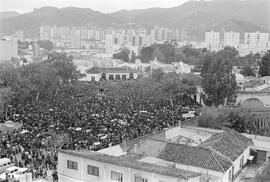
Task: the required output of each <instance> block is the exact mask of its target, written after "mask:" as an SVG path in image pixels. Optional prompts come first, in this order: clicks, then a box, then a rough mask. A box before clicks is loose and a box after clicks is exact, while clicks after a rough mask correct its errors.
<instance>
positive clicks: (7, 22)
mask: <svg viewBox="0 0 270 182" xmlns="http://www.w3.org/2000/svg"><path fill="white" fill-rule="evenodd" d="M113 22H116V23H117V21H116V20H115V19H114V18H113V17H110V16H109V15H106V14H102V13H100V12H97V11H93V10H91V9H83V8H74V7H68V8H62V9H58V8H54V7H43V8H40V9H35V10H34V11H33V12H31V13H27V14H23V15H21V16H18V17H15V18H9V19H4V20H3V21H2V23H3V26H2V27H1V31H2V32H5V33H12V32H14V31H16V30H23V31H24V32H25V35H26V36H28V37H29V36H30V37H33V38H37V37H38V34H39V27H40V25H44V24H48V25H58V26H88V25H95V26H102V27H103V26H107V25H109V24H111V23H113Z"/></svg>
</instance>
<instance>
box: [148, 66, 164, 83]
mask: <svg viewBox="0 0 270 182" xmlns="http://www.w3.org/2000/svg"><path fill="white" fill-rule="evenodd" d="M163 77H164V72H163V71H162V70H161V69H156V70H153V71H152V73H151V78H152V79H153V80H154V81H157V82H159V81H161V80H162V79H163Z"/></svg>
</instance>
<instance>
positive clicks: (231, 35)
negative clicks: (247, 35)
mask: <svg viewBox="0 0 270 182" xmlns="http://www.w3.org/2000/svg"><path fill="white" fill-rule="evenodd" d="M239 44H240V33H239V32H233V31H230V32H224V46H230V47H235V48H237V47H238V46H239Z"/></svg>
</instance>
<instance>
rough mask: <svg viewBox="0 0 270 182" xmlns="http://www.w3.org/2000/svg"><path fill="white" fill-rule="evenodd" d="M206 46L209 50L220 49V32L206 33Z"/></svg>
mask: <svg viewBox="0 0 270 182" xmlns="http://www.w3.org/2000/svg"><path fill="white" fill-rule="evenodd" d="M205 44H206V46H207V48H208V49H210V50H212V49H218V48H219V44H220V36H219V32H214V31H213V30H212V31H211V32H205Z"/></svg>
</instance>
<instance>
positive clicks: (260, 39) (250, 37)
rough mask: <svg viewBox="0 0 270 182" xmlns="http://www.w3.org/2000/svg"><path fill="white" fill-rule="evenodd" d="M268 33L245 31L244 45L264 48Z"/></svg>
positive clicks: (266, 46)
mask: <svg viewBox="0 0 270 182" xmlns="http://www.w3.org/2000/svg"><path fill="white" fill-rule="evenodd" d="M268 41H269V34H268V33H261V32H259V31H257V32H250V33H245V37H244V45H245V46H247V47H249V48H254V49H260V50H265V49H267V48H268Z"/></svg>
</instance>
